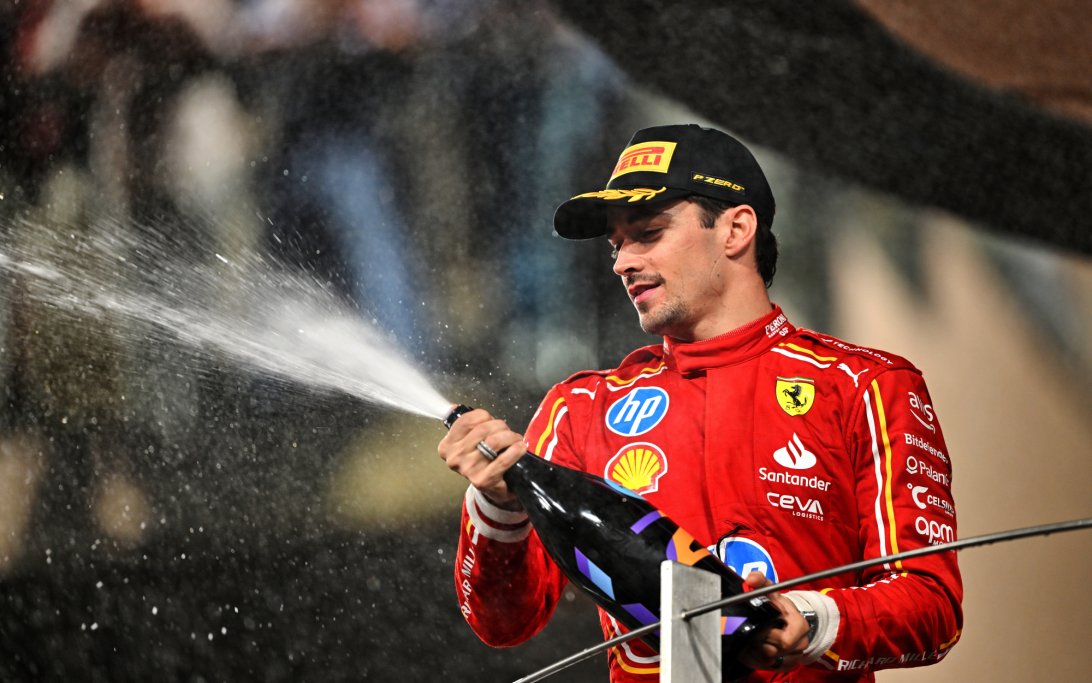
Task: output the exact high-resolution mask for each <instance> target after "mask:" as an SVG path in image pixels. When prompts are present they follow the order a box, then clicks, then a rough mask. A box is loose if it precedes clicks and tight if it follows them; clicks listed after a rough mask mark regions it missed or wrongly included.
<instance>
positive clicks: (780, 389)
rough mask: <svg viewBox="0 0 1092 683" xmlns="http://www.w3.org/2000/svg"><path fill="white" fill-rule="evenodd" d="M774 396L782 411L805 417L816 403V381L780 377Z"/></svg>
mask: <svg viewBox="0 0 1092 683" xmlns="http://www.w3.org/2000/svg"><path fill="white" fill-rule="evenodd" d="M774 394H775V396H776V397H777V403H778V405H780V406H781V410H784V411H785V412H786V413H788V414H789V415H794V416H795V415H803V414H805V413H807V412H808V411H809V410H811V406H812V405H813V404H814V403H815V380H813V379H809V378H807V377H778V378H777V384H776V386H775V389H774Z"/></svg>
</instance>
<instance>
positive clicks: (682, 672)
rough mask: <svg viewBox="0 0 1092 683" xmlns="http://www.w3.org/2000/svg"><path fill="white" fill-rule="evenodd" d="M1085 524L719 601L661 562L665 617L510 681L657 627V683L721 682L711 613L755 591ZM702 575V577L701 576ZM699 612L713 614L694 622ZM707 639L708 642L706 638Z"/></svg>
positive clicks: (943, 548) (1013, 534)
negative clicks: (658, 641) (658, 639)
mask: <svg viewBox="0 0 1092 683" xmlns="http://www.w3.org/2000/svg"><path fill="white" fill-rule="evenodd" d="M1088 528H1092V518H1086V519H1075V520H1070V521H1066V522H1055V523H1053V524H1043V525H1039V526H1032V527H1025V528H1022V529H1011V530H1009V531H998V532H995V533H992V534H984V535H982V536H973V537H971V538H964V539H962V540H958V541H952V542H951V543H942V544H939V545H933V546H928V547H924V548H915V549H914V550H907V551H905V552H901V553H895V554H894V555H884V556H883V557H876V558H872V559H868V560H861V561H860V562H854V563H852V564H846V565H842V566H840V567H833V568H831V569H825V570H823V571H820V572H815V573H814V574H807V575H805V576H800V577H797V578H795V579H788V580H785V581H782V582H780V583H775V584H772V585H769V586H765V587H763V588H756V589H755V590H753V591H749V592H747V593H741V594H739V595H733V596H732V597H729V598H724V599H721V600H712V601H710V602H705V601H706V600H709V597H708V596H709V595H710V592H709V586H710V585H715V589H714V590H713V592H712V593H711V594H712V595H716V594H719V591H720V579H719V577H715V576H714V575H713V574H709V573H708V572H704V571H701V570H697V569H694V568H692V567H683V566H681V565H677V564H676V563H673V562H664V564H663V566H662V567H661V572H660V580H661V592H660V614H661V615H667V616H666V617H665V618H664V619H662V620H661V621H657V622H654V623H651V624H647V625H645V626H642V627H640V628H636V629H633V630H632V631H629V632H627V633H624V634H622V635H620V636H617V637H615V638H611V639H609V640H605V641H603V642H602V643H599V644H597V645H594V646H592V647H589V648H587V649H584V650H581V651H580V652H577V653H576V654H573V655H570V656H568V657H565V658H564V659H560V660H558V661H557V662H555V663H553V664H551V665H550V666H548V667H545V668H543V669H540V670H539V671H536V672H534V673H532V674H530V675H529V676H525V677H523V678H520V679H519V680H517V681H515V683H534V682H535V681H541V680H544V679H546V678H548V677H549V676H552V675H554V674H556V673H558V672H560V671H564V670H565V669H567V668H569V667H570V666H573V665H574V664H577V663H579V662H582V661H584V660H585V659H590V658H591V657H593V656H595V655H597V654H599V653H601V652H606V651H607V650H610V649H611V648H613V647H616V646H618V645H621V644H622V643H625V642H628V641H630V640H633V639H634V638H640V637H641V636H643V635H645V634H649V633H653V632H654V631H656V630H658V629H659V630H661V648H660V681H661V683H681V682H682V681H687V683H691V682H695V681H697V682H700V683H706V681H710V682H713V683H719V682H720V680H721V679H720V666H721V662H720V633H719V625H720V619H719V615H717V614H714V612H715V611H716V610H719V609H720V608H722V607H728V606H729V605H735V604H738V603H742V602H746V601H748V600H750V599H752V598H755V597H758V596H760V595H767V594H769V593H775V592H778V591H783V590H786V589H788V588H792V587H793V586H799V585H801V584H805V583H810V582H812V581H818V580H821V579H826V578H830V577H832V576H837V575H839V574H846V573H849V572H856V571H860V570H862V569H867V568H869V567H875V566H877V565H881V564H886V563H888V562H895V561H898V560H908V559H912V558H915V557H924V556H926V555H934V554H937V553H943V552H955V551H959V550H966V549H967V548H976V547H979V546H985V545H991V544H994V543H1002V542H1007V541H1015V540H1018V539H1021V538H1031V537H1034V536H1049V535H1051V534H1059V533H1064V532H1067V531H1078V530H1080V529H1088ZM703 574H704V575H707V576H701V575H703ZM687 604H689V605H694V606H693V607H690V608H686V607H685V606H684V605H687ZM703 615H707V616H708V617H712V618H708V619H704V620H699V618H700V617H702V616H703ZM691 622H693V623H691ZM710 638H712V639H713V640H712V641H710ZM710 642H712V643H713V645H710Z"/></svg>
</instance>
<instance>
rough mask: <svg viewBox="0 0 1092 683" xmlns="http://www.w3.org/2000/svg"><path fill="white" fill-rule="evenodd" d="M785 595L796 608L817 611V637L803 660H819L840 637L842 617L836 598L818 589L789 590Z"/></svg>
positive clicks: (807, 661) (809, 661)
mask: <svg viewBox="0 0 1092 683" xmlns="http://www.w3.org/2000/svg"><path fill="white" fill-rule="evenodd" d="M783 595H784V596H785V597H786V598H788V599H789V600H791V601H792V604H794V605H796V609H798V610H800V611H804V610H810V611H812V612H815V617H816V623H817V624H818V627H817V628H816V629H815V638H813V639H812V641H811V642H810V643H808V648H807V649H806V650H804V654H803V659H802V662H803V663H804V664H811V663H812V662H815V661H818V660H819V658H820V657H822V656H823V655H824V654H825V653H826V651H827V650H829V649H830V647H831V645H834V639H835V638H837V637H838V624H839V622H840V621H841V619H842V615H841V614H840V613H839V612H838V604H837V603H835V602H834V598H832V597H830V596H827V595H823V594H822V593H818V592H816V591H789V592H788V593H784V594H783Z"/></svg>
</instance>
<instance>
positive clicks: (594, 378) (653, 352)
mask: <svg viewBox="0 0 1092 683" xmlns="http://www.w3.org/2000/svg"><path fill="white" fill-rule="evenodd" d="M666 367H667V365H666V363H665V362H664V352H663V345H662V344H653V345H650V346H643V347H641V348H639V349H637V350H635V351H633V352H631V353H630V354H629V355H628V356H626V357H625V358H623V359H622V362H621V363H619V364H618V367H616V368H610V369H606V370H581V371H580V372H576V373H573V374H572V375H569V377H568V378H566V379H565V380H564V381H562V382H559V383H558V385H557V386H558V387H563V388H569V389H571V388H580V387H588V386H591V385H597V384H600V383H602V382H607V383H608V384H611V385H614V386H621V385H625V384H630V383H632V382H633V381H634V380H636V379H638V378H640V377H647V376H650V375H655V374H659V373H660V372H662V371H663V370H664V368H666Z"/></svg>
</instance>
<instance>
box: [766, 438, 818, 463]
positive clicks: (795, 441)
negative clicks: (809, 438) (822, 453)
mask: <svg viewBox="0 0 1092 683" xmlns="http://www.w3.org/2000/svg"><path fill="white" fill-rule="evenodd" d="M773 459H774V460H776V461H777V464H778V465H781V466H782V467H788V468H789V469H790V470H806V469H808V468H810V467H814V466H815V463H816V459H815V454H814V453H812V452H811V451H809V450H808V449H806V448H804V442H802V441H801V440H800V437H799V436H797V435H796V433H795V432H793V435H792V440H791V441H789V445H787V446H785V447H784V448H778V449H777V450H776V451H774V454H773Z"/></svg>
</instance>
